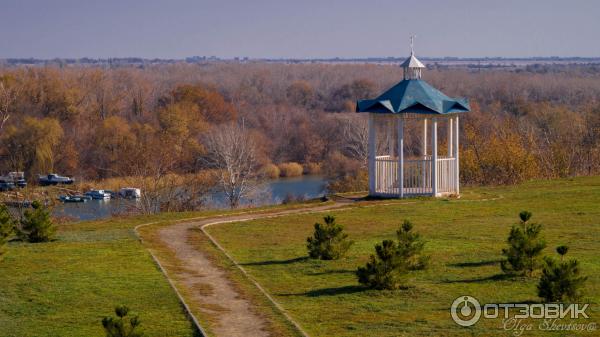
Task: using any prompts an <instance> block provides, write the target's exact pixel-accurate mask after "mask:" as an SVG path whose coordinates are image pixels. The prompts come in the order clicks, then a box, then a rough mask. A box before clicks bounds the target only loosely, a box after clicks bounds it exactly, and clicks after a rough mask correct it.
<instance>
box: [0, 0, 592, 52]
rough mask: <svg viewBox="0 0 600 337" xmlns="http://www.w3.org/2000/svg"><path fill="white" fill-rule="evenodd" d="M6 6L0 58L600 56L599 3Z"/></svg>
mask: <svg viewBox="0 0 600 337" xmlns="http://www.w3.org/2000/svg"><path fill="white" fill-rule="evenodd" d="M2 2H3V4H2V6H1V9H2V10H1V11H0V58H30V57H31V58H40V59H52V58H82V57H90V58H111V57H115V58H121V57H141V58H150V59H152V58H161V59H182V58H185V57H191V56H196V55H198V56H216V57H219V58H226V59H229V58H234V57H250V58H253V59H257V58H258V59H259V58H273V59H278V58H298V59H310V58H334V57H340V58H367V57H403V56H406V55H407V54H408V50H409V46H408V37H409V35H411V34H415V35H417V38H416V42H415V50H416V52H417V54H418V55H420V56H423V57H432V58H436V57H460V58H484V57H505V58H511V57H513V58H529V57H552V56H558V57H599V56H600V44H595V43H592V42H591V41H595V40H596V39H597V37H596V36H595V35H596V33H597V32H599V31H600V20H597V18H598V17H600V2H595V1H583V0H580V1H571V2H564V1H556V0H550V1H540V0H535V1H527V2H521V1H515V0H509V1H501V2H500V1H473V0H458V1H452V3H450V2H449V1H435V0H423V1H391V0H382V1H370V2H369V3H366V2H364V1H355V0H348V1H338V0H333V1H313V0H309V1H303V2H289V1H274V0H258V1H254V2H236V1H213V0H211V1H192V0H175V1H170V2H165V1H159V0H146V1H141V0H131V1H127V3H126V4H121V3H120V2H119V1H116V0H106V1H102V2H82V1H74V0H56V1H52V2H51V3H50V2H47V1H43V0H20V1H19V0H3V1H2Z"/></svg>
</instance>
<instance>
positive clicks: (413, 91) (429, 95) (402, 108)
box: [356, 78, 470, 115]
mask: <svg viewBox="0 0 600 337" xmlns="http://www.w3.org/2000/svg"><path fill="white" fill-rule="evenodd" d="M468 111H470V107H469V102H468V100H467V99H464V98H450V97H448V96H446V95H445V94H444V93H442V92H441V91H439V90H437V89H436V88H434V87H432V86H431V85H429V83H427V82H425V81H423V80H422V79H420V78H413V79H404V80H403V81H401V82H400V83H398V84H396V85H395V86H393V87H391V88H390V89H388V90H387V91H386V92H384V93H383V94H381V95H380V96H379V97H377V98H375V99H364V100H360V101H358V102H357V103H356V112H373V113H392V114H401V113H417V114H440V115H445V114H451V113H459V112H468Z"/></svg>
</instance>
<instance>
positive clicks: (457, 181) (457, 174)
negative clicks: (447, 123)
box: [454, 115, 460, 195]
mask: <svg viewBox="0 0 600 337" xmlns="http://www.w3.org/2000/svg"><path fill="white" fill-rule="evenodd" d="M458 130H459V128H458V115H457V116H456V117H455V120H454V165H455V167H454V174H455V177H454V184H455V185H454V186H455V187H454V191H455V193H456V194H457V195H458V194H459V193H460V160H459V159H458V152H459V151H458V139H459V137H458V136H459V134H458Z"/></svg>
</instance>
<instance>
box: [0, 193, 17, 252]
mask: <svg viewBox="0 0 600 337" xmlns="http://www.w3.org/2000/svg"><path fill="white" fill-rule="evenodd" d="M14 227H15V221H14V219H13V217H12V216H11V215H10V212H9V211H8V207H6V205H0V257H1V256H2V255H3V254H4V245H5V244H6V241H7V240H8V238H9V237H10V235H11V234H12V233H13V229H14Z"/></svg>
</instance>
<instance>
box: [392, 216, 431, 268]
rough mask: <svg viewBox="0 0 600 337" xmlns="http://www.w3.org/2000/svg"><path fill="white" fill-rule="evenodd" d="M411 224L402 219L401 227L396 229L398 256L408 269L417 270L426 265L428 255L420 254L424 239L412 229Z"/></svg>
mask: <svg viewBox="0 0 600 337" xmlns="http://www.w3.org/2000/svg"><path fill="white" fill-rule="evenodd" d="M412 229H413V224H412V223H411V222H410V221H408V220H404V223H403V224H402V227H401V228H400V229H398V231H396V236H397V238H398V257H399V258H400V260H401V261H402V263H404V264H405V265H406V267H407V269H409V270H419V269H424V268H425V267H427V263H428V262H429V256H425V255H422V252H423V248H424V247H425V241H423V239H422V238H421V235H420V234H419V233H415V232H413V231H412Z"/></svg>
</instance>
